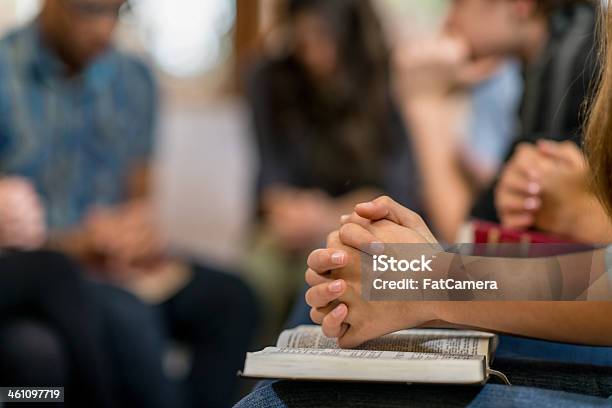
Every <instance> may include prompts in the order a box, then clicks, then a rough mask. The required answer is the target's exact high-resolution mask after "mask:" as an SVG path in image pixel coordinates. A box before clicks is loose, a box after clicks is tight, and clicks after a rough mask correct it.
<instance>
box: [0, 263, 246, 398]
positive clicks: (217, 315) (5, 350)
mask: <svg viewBox="0 0 612 408" xmlns="http://www.w3.org/2000/svg"><path fill="white" fill-rule="evenodd" d="M194 272H195V273H194V279H193V281H192V282H191V283H190V284H189V285H188V286H187V287H186V288H184V289H183V290H182V291H181V292H180V293H178V294H177V295H176V296H175V297H173V298H172V299H171V300H169V301H167V302H166V303H164V304H162V305H160V306H158V307H151V306H149V305H145V304H143V303H142V302H140V301H139V300H138V299H137V298H135V297H134V296H133V295H131V294H129V293H127V292H125V291H123V290H121V289H118V288H114V287H111V286H107V285H102V284H94V283H91V282H84V281H83V280H82V279H81V278H80V274H79V271H78V268H76V267H75V266H74V264H72V263H71V262H69V261H68V260H67V259H65V258H63V257H62V256H60V255H56V254H52V253H29V254H12V255H8V256H7V255H4V256H2V257H0V336H1V337H0V384H12V385H15V386H17V385H29V384H36V385H37V386H41V385H44V384H47V385H56V386H57V385H58V384H66V388H67V390H66V393H67V401H68V402H69V403H70V406H88V407H97V406H100V407H104V406H113V407H115V406H126V407H127V406H129V407H143V408H144V407H146V408H156V407H159V408H165V407H181V406H184V407H190V406H197V407H202V406H206V407H224V406H231V403H232V397H233V394H234V392H235V388H236V371H237V370H238V369H240V368H241V366H242V362H243V361H244V355H245V353H246V351H247V347H248V345H249V342H250V340H251V338H252V336H253V332H254V330H255V327H256V320H257V304H256V303H255V299H254V297H253V295H252V293H251V291H250V289H249V288H248V287H247V286H246V285H245V284H244V283H242V281H241V280H240V279H239V278H237V277H234V276H231V275H228V274H225V273H222V272H220V271H216V270H213V269H210V268H204V267H195V269H194ZM170 339H176V340H178V341H180V342H181V343H182V344H184V345H185V346H186V347H187V348H188V349H189V350H190V351H191V357H192V358H191V367H190V370H189V372H188V376H187V379H186V380H185V381H184V382H181V383H178V384H173V383H171V382H170V381H169V380H168V378H166V376H165V374H164V370H163V366H162V356H163V355H164V352H165V351H166V348H167V345H168V343H169V340H170ZM115 400H118V401H121V403H120V404H119V403H117V402H116V401H115Z"/></svg>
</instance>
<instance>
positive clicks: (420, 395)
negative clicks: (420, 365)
mask: <svg viewBox="0 0 612 408" xmlns="http://www.w3.org/2000/svg"><path fill="white" fill-rule="evenodd" d="M495 368H497V369H499V370H501V371H504V372H505V373H506V374H507V375H508V377H509V378H510V381H511V382H512V383H513V386H512V387H508V386H505V385H500V384H493V383H490V384H487V385H485V386H483V387H478V386H451V385H422V384H412V385H399V384H356V383H332V382H294V381H277V382H269V383H264V384H262V385H261V386H260V387H258V388H257V389H256V390H255V391H254V392H253V393H251V394H250V395H248V396H247V397H246V398H244V399H243V400H242V401H241V402H240V403H238V405H237V407H239V408H244V407H256V408H257V407H273V408H281V407H282V408H285V407H286V408H294V407H295V408H299V407H313V406H317V407H325V406H334V407H350V408H355V407H362V406H363V407H365V406H367V407H474V408H475V407H488V406H493V405H494V406H513V407H521V406H554V407H555V408H561V407H575V406H585V407H599V406H610V405H612V399H609V398H610V396H611V395H612V369H610V368H607V367H593V366H588V365H575V364H563V363H551V362H545V361H536V360H498V361H497V362H496V363H495Z"/></svg>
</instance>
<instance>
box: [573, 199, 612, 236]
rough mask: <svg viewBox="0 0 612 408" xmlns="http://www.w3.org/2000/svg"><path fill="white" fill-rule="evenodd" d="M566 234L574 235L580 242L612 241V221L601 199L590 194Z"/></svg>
mask: <svg viewBox="0 0 612 408" xmlns="http://www.w3.org/2000/svg"><path fill="white" fill-rule="evenodd" d="M564 235H567V236H570V237H573V238H574V239H575V240H577V241H579V242H590V243H608V242H612V222H611V220H610V217H609V216H608V214H607V213H606V211H605V210H604V208H603V206H602V205H601V204H600V203H599V201H598V200H597V199H596V198H595V197H594V196H591V195H589V196H588V197H585V199H584V200H583V204H582V205H581V207H580V212H579V213H577V214H576V217H575V222H573V223H572V225H568V228H567V231H565V234H564Z"/></svg>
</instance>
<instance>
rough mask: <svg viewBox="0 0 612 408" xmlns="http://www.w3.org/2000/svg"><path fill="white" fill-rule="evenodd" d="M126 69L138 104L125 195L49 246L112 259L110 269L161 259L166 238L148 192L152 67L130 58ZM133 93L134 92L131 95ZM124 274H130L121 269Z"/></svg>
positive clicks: (94, 259)
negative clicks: (161, 231) (159, 225)
mask: <svg viewBox="0 0 612 408" xmlns="http://www.w3.org/2000/svg"><path fill="white" fill-rule="evenodd" d="M131 68H132V70H131V71H130V72H131V73H132V74H133V75H132V76H133V78H132V80H133V81H135V84H136V82H137V85H135V89H138V90H139V93H138V94H137V95H136V97H138V98H139V105H140V107H141V108H142V109H143V111H142V112H140V113H139V115H136V117H135V118H134V120H135V121H136V118H138V120H137V121H136V122H135V123H134V126H135V127H137V129H136V130H134V132H133V133H132V134H131V135H129V138H127V137H126V139H127V140H125V143H128V144H129V145H128V151H129V157H130V159H129V160H130V162H129V163H126V166H125V167H126V169H127V170H126V173H125V176H124V179H123V180H121V181H120V182H121V184H122V185H123V186H124V191H125V194H124V197H125V200H124V201H123V202H122V203H119V204H118V205H115V206H103V207H93V208H91V209H90V210H89V213H88V215H87V216H86V217H85V218H84V219H83V221H82V223H81V224H80V225H78V226H77V227H76V228H74V229H72V230H70V231H67V232H62V233H59V234H55V235H54V236H53V237H52V240H51V242H50V246H51V247H53V248H55V249H59V250H62V251H65V252H68V253H70V254H72V255H73V256H75V257H77V258H79V259H82V260H83V261H85V262H88V263H93V264H96V263H102V264H103V266H104V265H107V266H108V264H112V269H113V273H118V274H121V273H123V272H119V271H118V270H119V269H125V270H127V269H128V267H129V266H131V265H136V264H137V265H146V266H147V267H149V266H151V265H155V264H156V263H157V262H158V261H159V260H160V259H163V258H164V251H165V243H164V240H163V237H161V235H160V233H159V231H158V230H157V227H156V224H155V217H154V211H153V205H152V202H151V200H152V197H151V182H152V169H151V163H150V161H151V157H152V150H153V147H154V137H155V135H154V134H155V129H156V124H157V114H158V91H157V85H156V82H155V79H154V77H153V74H152V72H151V71H150V70H149V69H148V68H147V67H146V66H145V65H144V64H142V63H141V62H139V61H136V60H133V61H132V65H131ZM131 97H134V95H131ZM127 114H129V113H127ZM124 275H129V274H128V273H125V274H124Z"/></svg>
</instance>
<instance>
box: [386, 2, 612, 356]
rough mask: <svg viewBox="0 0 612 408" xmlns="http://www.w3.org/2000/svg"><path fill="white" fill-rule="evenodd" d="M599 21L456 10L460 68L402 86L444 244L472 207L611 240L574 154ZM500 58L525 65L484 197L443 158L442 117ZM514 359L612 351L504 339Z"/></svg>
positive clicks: (568, 7) (518, 7) (536, 6)
mask: <svg viewBox="0 0 612 408" xmlns="http://www.w3.org/2000/svg"><path fill="white" fill-rule="evenodd" d="M595 21H596V5H594V4H593V3H590V2H585V1H580V0H511V1H495V0H455V1H453V2H452V4H451V9H450V11H449V14H448V17H447V29H448V30H449V33H450V34H451V37H449V38H447V39H445V40H444V41H445V44H447V47H448V49H449V50H450V51H449V54H450V55H451V57H447V58H446V60H450V61H454V64H455V69H453V67H452V64H445V65H441V64H439V65H438V66H441V67H442V69H440V68H438V70H437V71H433V70H431V69H430V73H431V72H433V73H434V74H435V75H433V76H431V77H429V78H428V79H429V83H424V82H423V81H422V82H421V84H420V86H418V87H415V86H414V85H412V82H410V79H411V78H410V77H406V78H403V77H402V78H401V79H400V81H398V82H399V83H401V84H403V86H402V88H401V89H402V91H403V95H404V100H405V102H406V103H405V105H404V106H405V113H406V115H407V117H408V118H409V119H408V123H409V124H410V125H411V126H412V127H411V129H412V131H413V132H412V133H413V134H414V136H415V146H417V152H418V153H419V155H420V156H419V158H420V159H421V160H420V161H419V162H420V163H424V166H425V165H426V166H427V168H422V173H423V179H424V184H425V188H424V190H425V191H426V195H425V200H426V202H427V204H428V205H427V209H428V210H429V212H428V215H429V216H430V218H431V220H432V225H433V226H434V227H435V230H436V231H437V232H438V233H439V234H440V236H442V237H443V240H445V241H450V242H454V241H455V239H456V238H457V232H458V229H459V227H460V226H461V224H462V223H463V222H464V221H465V219H466V217H467V216H468V215H469V209H470V206H473V208H472V212H471V215H472V216H473V217H475V218H478V219H485V220H490V221H501V222H502V223H503V224H504V225H505V226H509V227H512V228H529V227H539V228H541V229H543V230H545V231H548V232H555V233H559V234H564V235H567V236H569V237H574V238H576V239H577V240H581V241H586V242H607V241H608V239H609V238H607V237H610V236H611V235H610V221H609V218H608V217H607V216H606V215H605V212H604V211H603V208H602V207H601V205H599V203H598V202H597V200H596V199H595V198H594V196H593V195H592V194H590V193H589V192H588V191H587V190H588V188H587V182H586V180H587V175H586V166H585V165H584V160H583V159H582V158H581V156H582V154H581V153H580V151H579V149H578V147H577V143H578V142H579V140H580V137H581V131H582V125H583V115H582V113H583V104H584V103H585V102H586V101H587V98H588V96H589V91H590V90H591V89H592V88H593V87H594V85H595V79H596V78H597V73H598V62H597V52H596V49H595V46H594V35H595ZM406 57H407V56H406V55H400V58H399V59H398V62H399V66H400V68H399V71H398V73H399V75H406V74H407V73H410V72H411V71H410V70H407V71H406V72H402V68H401V67H402V65H404V66H406V65H407V66H408V68H410V65H409V63H410V60H409V59H406ZM500 57H513V58H515V59H516V60H518V61H519V62H520V63H521V65H522V70H523V77H524V81H523V88H524V89H523V95H522V98H521V104H520V110H519V116H518V117H517V121H518V128H517V129H516V132H515V134H514V141H513V143H512V146H511V149H510V151H509V153H508V155H507V157H506V159H505V164H504V167H503V169H501V170H500V173H499V175H498V176H497V177H496V178H495V180H493V183H491V185H490V186H489V187H487V188H486V189H485V190H484V191H482V192H480V193H478V192H477V191H473V190H470V189H469V188H467V187H466V186H467V183H466V182H465V177H463V175H462V174H461V172H460V171H458V170H457V169H456V167H455V168H453V167H452V166H449V165H448V162H445V161H444V160H443V159H444V158H441V157H440V156H439V155H438V154H437V152H438V151H439V145H440V143H442V141H443V140H445V139H444V137H445V133H448V127H445V125H444V123H440V121H439V118H438V115H437V110H438V109H439V107H440V106H444V101H443V99H444V97H445V95H446V93H447V92H448V86H449V84H450V85H452V84H456V83H468V84H469V83H470V82H472V79H473V78H478V77H479V76H480V72H478V71H479V70H480V68H482V65H481V64H486V61H487V60H490V59H491V58H493V59H497V58H500ZM475 74H476V75H475ZM440 78H442V80H439V79H440ZM466 79H467V81H466ZM411 86H412V88H411ZM415 88H416V91H415ZM539 139H547V141H546V142H544V141H540V142H538V140H539ZM561 146H562V148H561ZM555 147H558V148H559V149H555ZM581 162H582V164H581ZM445 163H446V164H445ZM432 186H433V188H432ZM449 197H452V200H449ZM449 203H452V205H449ZM584 214H590V217H585V216H584ZM579 215H583V216H582V217H579ZM508 355H511V356H517V355H518V356H521V357H532V358H541V359H549V360H564V361H574V362H576V361H577V362H587V363H590V364H605V365H610V364H612V354H611V353H610V351H609V350H608V349H598V348H594V347H578V346H568V345H561V344H558V343H552V342H544V341H538V340H528V339H521V338H517V337H511V336H503V337H502V339H501V342H500V349H499V356H508Z"/></svg>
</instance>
